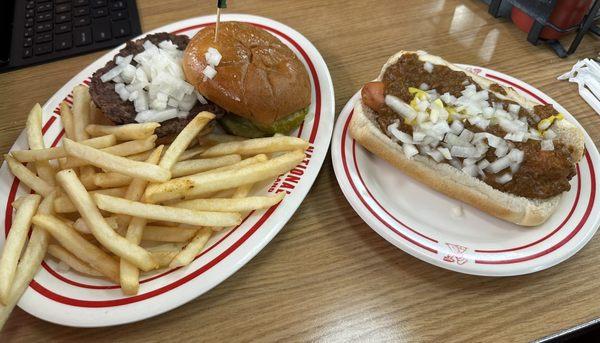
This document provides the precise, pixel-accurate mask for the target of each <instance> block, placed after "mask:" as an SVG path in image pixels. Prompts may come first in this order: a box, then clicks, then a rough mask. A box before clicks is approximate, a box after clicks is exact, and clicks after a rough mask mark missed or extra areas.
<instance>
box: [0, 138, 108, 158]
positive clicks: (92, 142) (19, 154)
mask: <svg viewBox="0 0 600 343" xmlns="http://www.w3.org/2000/svg"><path fill="white" fill-rule="evenodd" d="M116 143H117V138H116V137H115V135H106V136H100V137H95V138H90V139H87V140H85V141H82V142H81V144H85V145H88V146H91V147H92V148H96V149H102V148H107V147H109V146H113V145H115V144H116ZM10 153H11V155H12V156H13V157H14V158H15V159H16V160H17V161H19V162H21V163H25V162H35V161H48V160H55V159H59V158H63V157H67V152H66V151H65V148H64V147H63V146H58V147H55V148H45V149H37V150H17V151H11V152H10Z"/></svg>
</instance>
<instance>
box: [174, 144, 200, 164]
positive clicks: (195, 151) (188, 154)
mask: <svg viewBox="0 0 600 343" xmlns="http://www.w3.org/2000/svg"><path fill="white" fill-rule="evenodd" d="M205 150H206V148H205V147H202V146H197V147H193V148H191V149H187V150H186V151H184V152H182V153H181V155H179V159H178V160H177V161H186V160H189V159H190V158H193V157H196V156H198V155H200V154H201V153H203V152H204V151H205Z"/></svg>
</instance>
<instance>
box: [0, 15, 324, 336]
mask: <svg viewBox="0 0 600 343" xmlns="http://www.w3.org/2000/svg"><path fill="white" fill-rule="evenodd" d="M221 18H222V20H223V21H231V20H237V21H243V22H248V23H252V24H254V25H257V26H259V27H261V28H264V29H266V30H267V31H269V32H270V33H272V34H273V35H274V36H275V37H277V38H279V39H281V41H283V42H284V43H285V44H286V45H287V46H289V47H290V48H291V49H292V51H294V52H295V53H296V55H298V57H299V58H300V60H301V61H302V62H303V63H304V65H305V66H306V68H307V71H308V73H309V75H310V78H311V83H312V85H313V86H312V102H311V105H310V110H309V113H310V115H309V116H308V117H307V119H306V120H305V121H304V123H303V124H302V125H301V126H300V128H299V129H298V130H296V132H294V133H293V135H297V136H299V137H302V138H304V139H306V140H308V141H309V142H310V143H311V145H310V147H309V148H308V149H307V152H306V160H305V161H304V162H302V163H301V164H300V165H298V167H296V168H295V169H293V170H292V171H290V172H289V173H288V174H285V175H282V176H281V177H280V178H278V179H277V180H276V181H274V182H272V183H270V184H269V185H266V186H265V187H263V189H261V190H259V191H257V194H266V193H273V192H282V191H284V192H286V193H288V194H287V196H286V197H285V199H284V200H283V201H282V202H281V203H280V204H279V205H277V206H274V207H272V208H270V209H267V210H263V211H256V212H254V213H252V214H251V215H250V216H249V217H247V218H246V219H245V220H244V222H243V223H242V224H241V225H240V226H238V227H236V228H234V229H232V230H226V231H223V232H219V233H217V234H215V235H214V236H213V237H212V238H211V240H210V241H209V242H208V244H207V248H206V249H205V250H204V251H203V252H202V253H201V254H200V255H199V256H198V257H197V258H196V259H195V260H194V262H192V264H190V265H189V266H187V267H184V268H179V269H175V270H169V271H162V272H161V273H158V274H157V275H152V276H151V277H144V278H143V279H142V281H141V285H140V290H139V294H137V295H135V296H124V295H123V293H122V292H121V290H120V289H119V287H118V286H117V285H115V284H112V283H110V282H108V281H103V280H99V279H94V278H88V277H85V276H82V275H81V274H77V273H75V272H66V273H61V272H57V271H56V264H55V263H53V261H46V262H44V264H43V267H42V268H41V269H40V272H39V273H38V274H37V275H36V277H35V279H34V280H33V281H32V283H31V284H30V287H29V288H28V289H27V291H26V292H25V294H24V295H23V297H22V298H21V301H20V302H19V306H20V307H21V308H22V309H23V310H25V311H27V312H28V313H30V314H32V315H34V316H36V317H38V318H41V319H44V320H47V321H49V322H53V323H57V324H62V325H69V326H78V327H101V326H109V325H117V324H124V323H129V322H134V321H137V320H141V319H144V318H148V317H152V316H155V315H157V314H160V313H163V312H166V311H168V310H171V309H173V308H175V307H178V306H180V305H182V304H184V303H186V302H188V301H190V300H192V299H194V298H196V297H198V296H200V295H201V294H203V293H205V292H206V291H208V290H210V289H211V288H213V287H214V286H216V285H218V284H219V283H220V282H222V281H223V280H225V279H226V278H227V277H229V276H230V275H231V274H233V273H234V272H236V271H237V270H238V269H239V268H241V267H242V266H243V265H244V264H246V262H248V261H249V260H250V259H251V258H252V257H254V255H256V254H257V253H258V252H259V251H260V250H261V249H262V248H263V247H264V246H265V245H266V244H267V243H268V242H269V241H270V240H271V239H272V238H273V237H274V236H275V235H276V234H277V233H278V232H279V230H281V228H282V227H283V225H284V224H285V223H286V222H287V221H288V220H289V219H290V217H291V216H292V214H293V213H294V212H295V211H296V209H297V208H298V206H300V203H301V202H302V200H303V199H304V197H305V196H306V194H307V193H308V191H309V190H310V187H311V186H312V184H313V182H314V180H315V178H316V177H317V174H318V172H319V169H320V168H321V165H322V164H323V160H324V159H325V156H326V154H327V149H328V148H329V142H330V139H331V134H332V130H333V121H334V116H335V112H334V111H335V107H334V99H335V98H334V94H333V85H332V82H331V77H330V75H329V70H328V69H327V65H326V64H325V61H324V60H323V58H322V57H321V55H320V54H319V52H318V51H317V49H316V48H315V47H314V46H313V45H312V44H311V43H310V42H309V41H308V40H307V39H306V38H305V37H304V36H302V35H301V34H300V33H298V32H297V31H295V30H293V29H292V28H290V27H288V26H285V25H283V24H281V23H279V22H276V21H274V20H270V19H266V18H262V17H257V16H252V15H240V14H225V15H223V16H221ZM214 21H215V17H214V16H205V17H198V18H193V19H188V20H184V21H180V22H177V23H174V24H171V25H167V26H164V27H161V28H159V29H156V30H154V31H152V32H161V31H167V32H174V33H178V34H186V35H188V36H193V35H194V34H195V33H196V32H197V31H198V30H199V29H200V28H202V27H204V26H207V25H209V24H212V23H214ZM152 32H149V33H152ZM121 48H122V46H121V47H118V48H116V49H113V50H112V51H111V52H109V53H107V54H106V55H104V56H103V57H101V58H100V59H98V60H97V61H95V62H94V63H92V64H91V65H90V66H88V67H87V68H85V69H84V70H83V71H82V72H81V73H79V74H77V76H75V77H74V78H73V79H71V80H70V81H69V82H68V83H67V84H66V85H64V86H63V87H62V88H61V89H60V90H59V91H58V92H57V93H56V94H55V95H54V96H53V97H52V98H51V99H50V100H48V102H46V104H45V105H44V106H43V108H44V118H43V122H44V123H45V125H44V141H45V143H46V145H47V146H51V145H56V144H57V143H58V141H59V140H60V138H61V137H62V134H63V130H62V125H61V122H60V116H59V111H58V106H59V104H60V102H61V101H62V100H63V99H67V101H70V99H71V96H70V92H71V90H72V89H73V87H74V86H75V85H78V84H81V83H85V82H86V81H87V80H88V78H89V77H90V76H91V75H92V73H93V72H94V71H95V70H97V69H99V68H100V67H102V66H104V64H105V63H106V62H107V61H108V60H110V59H111V58H112V57H113V56H114V55H115V54H116V52H117V51H118V50H119V49H121ZM65 63H68V62H65ZM32 106H33V104H32ZM26 148H27V140H26V136H25V132H23V133H21V135H20V136H19V138H18V139H17V141H16V142H15V144H14V145H13V147H12V148H11V150H12V149H14V150H18V149H26ZM25 192H27V189H26V188H25V187H20V186H19V183H18V180H15V178H14V177H13V176H12V175H11V174H10V172H9V171H8V168H7V167H6V164H4V165H3V166H2V169H1V170H0V203H1V204H3V205H4V206H2V210H0V211H2V212H3V213H2V215H3V216H4V217H5V234H6V232H8V228H9V227H10V223H11V217H12V207H11V206H10V204H11V203H12V200H13V199H14V198H15V196H18V195H20V194H23V193H25ZM0 236H1V237H0V245H2V244H4V240H5V235H0Z"/></svg>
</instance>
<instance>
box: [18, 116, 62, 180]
mask: <svg viewBox="0 0 600 343" xmlns="http://www.w3.org/2000/svg"><path fill="white" fill-rule="evenodd" d="M25 129H26V131H27V141H28V143H29V149H31V150H39V149H44V148H45V146H44V138H43V137H42V107H40V104H35V106H34V107H33V109H31V112H29V115H28V116H27V122H26V124H25ZM35 167H36V171H37V174H38V176H39V177H40V179H42V180H44V181H46V182H47V183H48V184H50V185H52V186H54V184H55V182H54V168H52V166H51V165H50V163H48V161H37V162H36V163H35Z"/></svg>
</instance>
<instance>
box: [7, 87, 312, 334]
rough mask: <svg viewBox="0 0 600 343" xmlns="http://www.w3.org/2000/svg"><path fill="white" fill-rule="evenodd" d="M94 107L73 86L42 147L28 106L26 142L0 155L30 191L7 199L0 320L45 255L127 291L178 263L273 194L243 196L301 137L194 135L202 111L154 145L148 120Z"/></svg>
mask: <svg viewBox="0 0 600 343" xmlns="http://www.w3.org/2000/svg"><path fill="white" fill-rule="evenodd" d="M99 117H100V118H101V117H102V116H101V115H99V112H98V109H97V108H96V107H95V106H94V103H93V102H92V101H91V99H90V95H89V92H88V89H87V87H85V86H77V87H75V89H74V90H73V105H72V107H70V106H69V104H68V103H66V102H63V103H62V104H61V119H62V123H63V126H64V130H65V136H66V137H65V138H64V139H63V142H62V145H61V146H57V147H52V148H47V147H45V146H44V142H43V139H42V109H41V107H40V106H39V105H36V106H35V107H34V108H33V109H32V110H31V112H30V113H29V116H28V118H27V125H26V131H27V139H28V142H29V147H30V149H29V150H22V151H12V152H11V153H10V154H7V155H5V156H4V158H5V160H6V162H7V164H8V167H9V168H10V170H11V172H12V173H13V174H14V175H15V176H16V177H17V178H18V179H19V180H20V181H21V182H22V183H23V184H25V185H26V186H28V187H29V188H30V189H31V190H32V191H33V192H32V194H28V195H24V196H21V197H19V198H18V199H16V200H15V201H14V202H13V204H12V206H13V208H15V209H16V213H15V215H14V219H13V222H12V226H11V229H10V232H9V234H8V236H7V238H6V242H5V244H4V247H3V250H2V254H1V256H0V303H1V304H0V327H1V326H2V325H3V324H4V322H5V321H6V319H7V318H8V315H9V314H10V312H11V310H12V309H13V307H14V306H15V304H16V303H17V301H18V300H19V298H20V297H21V295H22V294H23V292H24V291H25V290H26V288H27V286H28V284H29V282H30V281H31V280H32V278H33V277H34V275H35V274H36V273H37V271H38V269H39V266H40V263H41V262H42V260H43V259H44V258H45V257H46V256H47V255H48V256H50V258H52V259H55V260H57V261H59V263H60V265H61V266H63V267H64V266H68V268H70V269H72V270H74V271H76V272H79V273H82V274H85V275H87V276H91V277H103V278H107V279H109V280H111V281H113V282H115V283H118V284H120V286H121V288H122V291H123V293H125V294H128V295H133V294H136V293H137V292H138V289H139V279H140V274H141V273H145V272H151V271H154V270H156V269H160V268H176V267H182V266H186V265H188V264H190V263H191V262H192V261H193V260H194V258H195V257H196V256H197V255H198V254H199V253H200V252H201V251H202V250H203V248H204V246H205V245H206V243H207V242H208V240H209V239H210V237H211V235H212V234H213V233H214V232H216V231H219V230H222V229H224V228H229V227H233V226H236V225H238V224H240V222H241V221H242V217H243V216H245V215H246V214H247V213H248V212H249V211H253V210H257V209H264V208H268V207H271V206H273V205H275V204H277V203H279V202H280V201H281V200H282V198H283V193H277V194H276V195H272V196H249V195H250V193H251V190H252V187H253V185H255V184H256V183H257V182H261V181H264V180H269V179H273V178H275V177H277V176H278V175H281V174H283V173H286V172H288V171H289V170H291V169H292V168H294V167H295V166H296V165H298V164H299V163H300V162H301V161H302V160H303V159H304V156H305V155H304V150H305V149H306V148H307V147H308V143H307V142H306V141H304V140H302V139H300V138H294V137H287V136H274V137H268V138H258V139H249V140H245V139H243V138H240V137H235V136H228V135H218V134H209V135H208V136H203V137H198V134H199V133H200V131H202V129H203V128H204V127H205V126H206V125H207V124H208V123H209V122H210V121H212V120H214V115H213V114H212V113H209V112H202V113H199V114H198V115H197V116H196V117H195V118H194V119H193V120H192V121H191V122H190V123H189V124H188V125H187V126H186V127H185V128H184V129H183V130H182V131H181V133H179V135H178V136H177V137H176V138H175V139H174V140H173V141H172V143H171V144H170V145H159V146H156V144H155V143H156V139H157V137H156V135H154V131H155V130H156V128H158V127H159V126H160V124H159V123H144V124H127V125H120V126H111V125H102V124H99V123H97V120H95V119H94V118H99ZM31 226H32V230H31V236H30V237H29V238H28V234H29V231H30V227H31Z"/></svg>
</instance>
